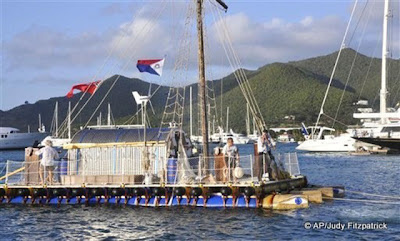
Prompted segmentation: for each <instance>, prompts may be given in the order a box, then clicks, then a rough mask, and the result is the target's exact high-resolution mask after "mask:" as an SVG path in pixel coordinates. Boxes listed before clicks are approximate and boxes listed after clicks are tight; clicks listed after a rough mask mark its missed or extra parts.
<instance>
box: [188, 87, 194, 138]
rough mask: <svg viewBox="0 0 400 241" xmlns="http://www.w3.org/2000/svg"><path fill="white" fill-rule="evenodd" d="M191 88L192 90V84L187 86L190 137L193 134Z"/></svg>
mask: <svg viewBox="0 0 400 241" xmlns="http://www.w3.org/2000/svg"><path fill="white" fill-rule="evenodd" d="M192 91H193V90H192V86H190V88H189V100H190V106H189V109H190V110H189V111H190V114H189V118H190V120H189V125H190V137H192V136H193V92H192Z"/></svg>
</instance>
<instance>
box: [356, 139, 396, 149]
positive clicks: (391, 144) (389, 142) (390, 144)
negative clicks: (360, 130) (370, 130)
mask: <svg viewBox="0 0 400 241" xmlns="http://www.w3.org/2000/svg"><path fill="white" fill-rule="evenodd" d="M354 139H356V140H358V141H361V142H365V143H370V144H373V145H377V146H381V147H387V148H390V149H393V150H396V151H400V138H372V137H355V138H354Z"/></svg>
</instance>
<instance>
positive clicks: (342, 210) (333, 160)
mask: <svg viewBox="0 0 400 241" xmlns="http://www.w3.org/2000/svg"><path fill="white" fill-rule="evenodd" d="M295 146H296V145H295V144H278V149H277V150H276V152H282V153H284V152H294V148H295ZM239 151H240V153H241V154H249V153H251V151H252V145H239ZM23 156H24V152H23V151H2V152H0V164H2V163H4V162H5V161H6V160H22V159H23ZM298 158H299V164H300V169H301V172H302V173H303V174H304V175H306V176H307V178H308V181H309V183H311V184H319V185H342V186H345V188H346V190H348V191H354V192H364V193H370V194H379V195H382V196H392V197H393V196H395V197H397V199H393V198H392V199H389V198H388V197H386V198H381V197H376V196H361V195H360V194H358V193H350V192H347V193H346V199H357V200H359V201H349V200H335V201H325V202H324V204H311V205H310V208H308V209H301V210H291V211H271V210H263V209H243V208H237V209H231V208H227V209H215V208H196V207H168V208H165V207H160V208H143V207H130V206H128V207H124V206H114V205H93V206H85V205H62V206H59V207H57V206H51V205H40V206H39V205H0V222H1V225H0V239H1V240H28V239H29V240H35V239H40V240H65V239H68V240H71V239H79V240H87V239H96V240H99V239H100V240H113V239H146V240H147V239H177V240H183V239H189V240H194V239H205V240H218V239H229V240H232V239H241V240H253V239H254V240H281V239H285V240H344V239H346V240H349V239H350V240H377V239H379V240H396V239H397V240H399V239H400V189H399V188H398V185H399V180H400V178H399V173H400V156H399V155H397V156H396V155H370V156H351V155H349V154H346V153H343V154H337V153H324V154H316V153H301V152H299V153H298ZM0 168H2V166H0ZM0 171H1V170H0ZM368 200H371V201H373V202H370V201H368ZM376 201H379V202H376ZM350 222H352V223H359V224H368V223H385V224H386V225H387V229H386V228H384V227H383V229H372V230H370V229H366V230H361V229H357V227H356V226H350V227H349V226H348V223H350ZM309 223H310V224H312V225H313V227H312V228H306V227H305V226H307V224H309ZM320 223H323V224H325V223H326V224H330V225H331V226H329V225H328V226H326V227H325V226H324V227H322V226H321V228H316V227H317V226H318V225H319V224H320ZM315 224H317V225H316V226H314V225H315ZM339 224H344V225H345V228H344V229H343V230H340V229H336V227H339ZM335 225H336V226H335ZM329 227H331V228H330V229H329Z"/></svg>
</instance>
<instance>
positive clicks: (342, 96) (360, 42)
mask: <svg viewBox="0 0 400 241" xmlns="http://www.w3.org/2000/svg"><path fill="white" fill-rule="evenodd" d="M367 6H368V1H367V2H366V3H365V5H364V8H363V10H362V12H361V16H360V18H359V19H358V21H357V24H356V27H355V29H357V27H358V24H359V23H360V21H361V19H362V15H363V13H364V11H365V9H366V7H367ZM371 9H372V8H370V11H369V14H368V17H367V21H366V23H365V25H364V29H363V32H362V35H361V38H360V40H359V41H358V46H357V50H356V54H355V55H354V58H353V61H352V63H351V67H350V71H349V74H348V75H347V79H346V84H345V86H344V88H343V90H342V95H341V96H340V101H339V104H338V106H337V109H336V113H335V117H334V118H333V123H332V128H334V126H335V123H336V120H337V117H338V115H339V110H340V107H341V106H342V102H343V98H344V94H345V93H346V89H347V86H348V84H349V81H350V77H351V74H352V73H353V68H354V65H355V63H356V60H357V56H358V51H359V50H360V47H361V44H362V42H363V39H364V35H365V30H366V29H367V25H368V22H369V19H370V16H371ZM355 32H356V31H354V32H353V35H352V37H351V39H350V41H349V44H350V43H351V40H352V39H353V36H354V33H355Z"/></svg>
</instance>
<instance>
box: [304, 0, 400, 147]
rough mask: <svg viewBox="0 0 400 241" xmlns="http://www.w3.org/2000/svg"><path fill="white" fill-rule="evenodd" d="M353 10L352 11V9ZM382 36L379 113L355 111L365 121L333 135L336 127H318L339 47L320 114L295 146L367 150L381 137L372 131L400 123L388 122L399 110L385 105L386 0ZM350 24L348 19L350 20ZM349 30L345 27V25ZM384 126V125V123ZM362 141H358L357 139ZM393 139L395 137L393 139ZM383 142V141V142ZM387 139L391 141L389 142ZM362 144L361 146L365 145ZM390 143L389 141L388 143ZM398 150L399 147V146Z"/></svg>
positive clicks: (395, 116) (399, 113)
mask: <svg viewBox="0 0 400 241" xmlns="http://www.w3.org/2000/svg"><path fill="white" fill-rule="evenodd" d="M353 13H354V11H353ZM383 16H384V17H383V36H382V66H381V90H380V112H379V113H373V112H369V113H365V112H364V113H354V114H353V118H355V119H361V120H365V121H364V123H363V126H362V127H361V128H349V129H347V130H346V132H345V133H343V134H341V135H339V136H334V135H333V134H332V133H334V132H335V129H333V128H328V127H320V126H318V124H319V121H320V118H321V115H322V114H324V109H323V108H324V104H325V101H326V98H327V94H328V92H329V88H330V85H331V83H332V79H333V75H334V72H335V69H336V66H337V62H338V60H339V57H340V53H341V50H342V49H343V48H341V49H340V51H339V54H338V57H337V59H336V63H335V66H334V69H333V72H332V75H331V79H330V82H329V85H328V88H327V90H326V93H325V96H324V100H323V102H322V105H321V109H320V113H319V115H318V119H317V122H316V125H315V127H313V128H312V131H311V134H310V135H306V136H305V139H306V140H305V141H304V142H303V143H301V144H300V145H299V146H298V147H297V148H296V149H297V150H304V151H315V152H353V151H356V150H357V148H363V149H368V147H367V145H366V144H365V143H370V144H373V145H379V144H378V143H380V142H379V141H377V140H376V138H380V137H372V136H370V135H371V133H379V132H381V131H382V130H384V129H385V126H386V125H388V124H389V125H390V126H391V127H393V125H394V126H400V122H397V123H396V121H395V123H391V121H390V120H393V119H394V120H399V118H400V112H399V111H390V112H389V111H388V108H387V96H388V91H387V58H388V18H389V17H390V12H389V0H385V3H384V15H383ZM349 24H350V22H349ZM347 30H348V28H347ZM347 30H346V34H345V36H344V38H343V42H342V45H341V46H344V41H345V39H346V35H347ZM386 127H387V126H386ZM359 133H363V134H362V135H365V133H369V134H368V135H369V136H368V138H367V137H366V136H364V137H362V136H359ZM356 140H358V141H362V142H361V143H360V142H356ZM392 141H395V140H392ZM385 142H386V141H385ZM389 142H390V141H389ZM363 143H364V144H365V145H364V144H363ZM381 144H382V146H385V145H384V143H381ZM390 145H391V146H392V144H390ZM399 149H400V148H399Z"/></svg>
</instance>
